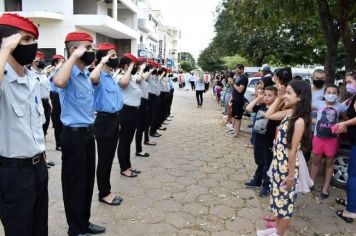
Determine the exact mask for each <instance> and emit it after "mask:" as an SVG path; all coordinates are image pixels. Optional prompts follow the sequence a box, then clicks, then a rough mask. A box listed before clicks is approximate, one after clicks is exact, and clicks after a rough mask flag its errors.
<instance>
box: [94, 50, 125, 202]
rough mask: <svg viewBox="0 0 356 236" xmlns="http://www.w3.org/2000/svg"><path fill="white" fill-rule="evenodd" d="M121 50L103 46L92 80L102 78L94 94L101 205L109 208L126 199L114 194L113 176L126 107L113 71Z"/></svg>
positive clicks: (97, 53)
mask: <svg viewBox="0 0 356 236" xmlns="http://www.w3.org/2000/svg"><path fill="white" fill-rule="evenodd" d="M116 52H117V47H116V46H115V45H113V44H110V43H101V44H99V45H98V48H97V52H96V59H97V62H98V63H97V67H96V68H95V69H94V70H93V71H92V72H91V74H90V77H93V78H98V77H99V78H100V79H99V84H98V86H97V88H96V89H95V91H94V110H95V111H96V118H95V121H94V126H93V131H94V135H95V139H96V142H97V147H98V166H97V170H96V177H97V184H98V189H99V202H102V203H106V204H108V205H113V206H116V205H120V204H121V201H122V198H121V197H120V196H118V195H115V194H112V193H111V185H110V174H111V167H112V162H113V160H114V156H115V151H116V146H117V143H118V140H119V130H120V125H119V112H120V110H121V109H122V106H123V97H122V94H121V91H120V88H119V86H118V84H117V83H116V82H115V81H114V79H113V77H112V75H111V72H112V71H113V70H115V69H116V68H117V67H118V64H119V60H118V58H117V54H116Z"/></svg>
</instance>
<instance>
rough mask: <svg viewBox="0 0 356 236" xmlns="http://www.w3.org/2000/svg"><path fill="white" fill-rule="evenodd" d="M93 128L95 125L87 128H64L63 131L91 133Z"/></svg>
mask: <svg viewBox="0 0 356 236" xmlns="http://www.w3.org/2000/svg"><path fill="white" fill-rule="evenodd" d="M92 128H93V125H89V126H86V127H70V126H65V125H64V126H63V129H66V130H69V131H73V132H77V131H91V130H92Z"/></svg>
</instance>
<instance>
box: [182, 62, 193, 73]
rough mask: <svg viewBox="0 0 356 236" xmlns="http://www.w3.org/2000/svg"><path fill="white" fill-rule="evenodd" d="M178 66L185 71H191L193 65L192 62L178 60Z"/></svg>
mask: <svg viewBox="0 0 356 236" xmlns="http://www.w3.org/2000/svg"><path fill="white" fill-rule="evenodd" d="M180 68H181V69H182V70H185V71H187V72H190V71H192V70H193V68H194V67H193V65H192V63H190V62H189V61H181V62H180Z"/></svg>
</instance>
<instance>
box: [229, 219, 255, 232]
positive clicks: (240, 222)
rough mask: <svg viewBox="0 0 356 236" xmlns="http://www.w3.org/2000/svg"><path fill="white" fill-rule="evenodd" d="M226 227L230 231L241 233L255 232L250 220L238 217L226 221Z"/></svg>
mask: <svg viewBox="0 0 356 236" xmlns="http://www.w3.org/2000/svg"><path fill="white" fill-rule="evenodd" d="M226 229H227V230H230V231H232V232H235V233H238V234H239V235H242V234H253V233H254V232H256V229H255V226H254V225H253V223H252V222H251V220H247V219H244V218H240V217H235V219H234V220H233V221H231V220H228V221H226Z"/></svg>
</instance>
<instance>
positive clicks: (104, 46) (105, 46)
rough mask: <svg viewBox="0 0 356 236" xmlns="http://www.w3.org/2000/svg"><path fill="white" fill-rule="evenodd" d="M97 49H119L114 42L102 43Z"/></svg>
mask: <svg viewBox="0 0 356 236" xmlns="http://www.w3.org/2000/svg"><path fill="white" fill-rule="evenodd" d="M97 49H98V51H109V50H111V49H114V50H115V51H117V47H116V46H115V45H114V44H112V43H100V44H99V45H98V48H97Z"/></svg>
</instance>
